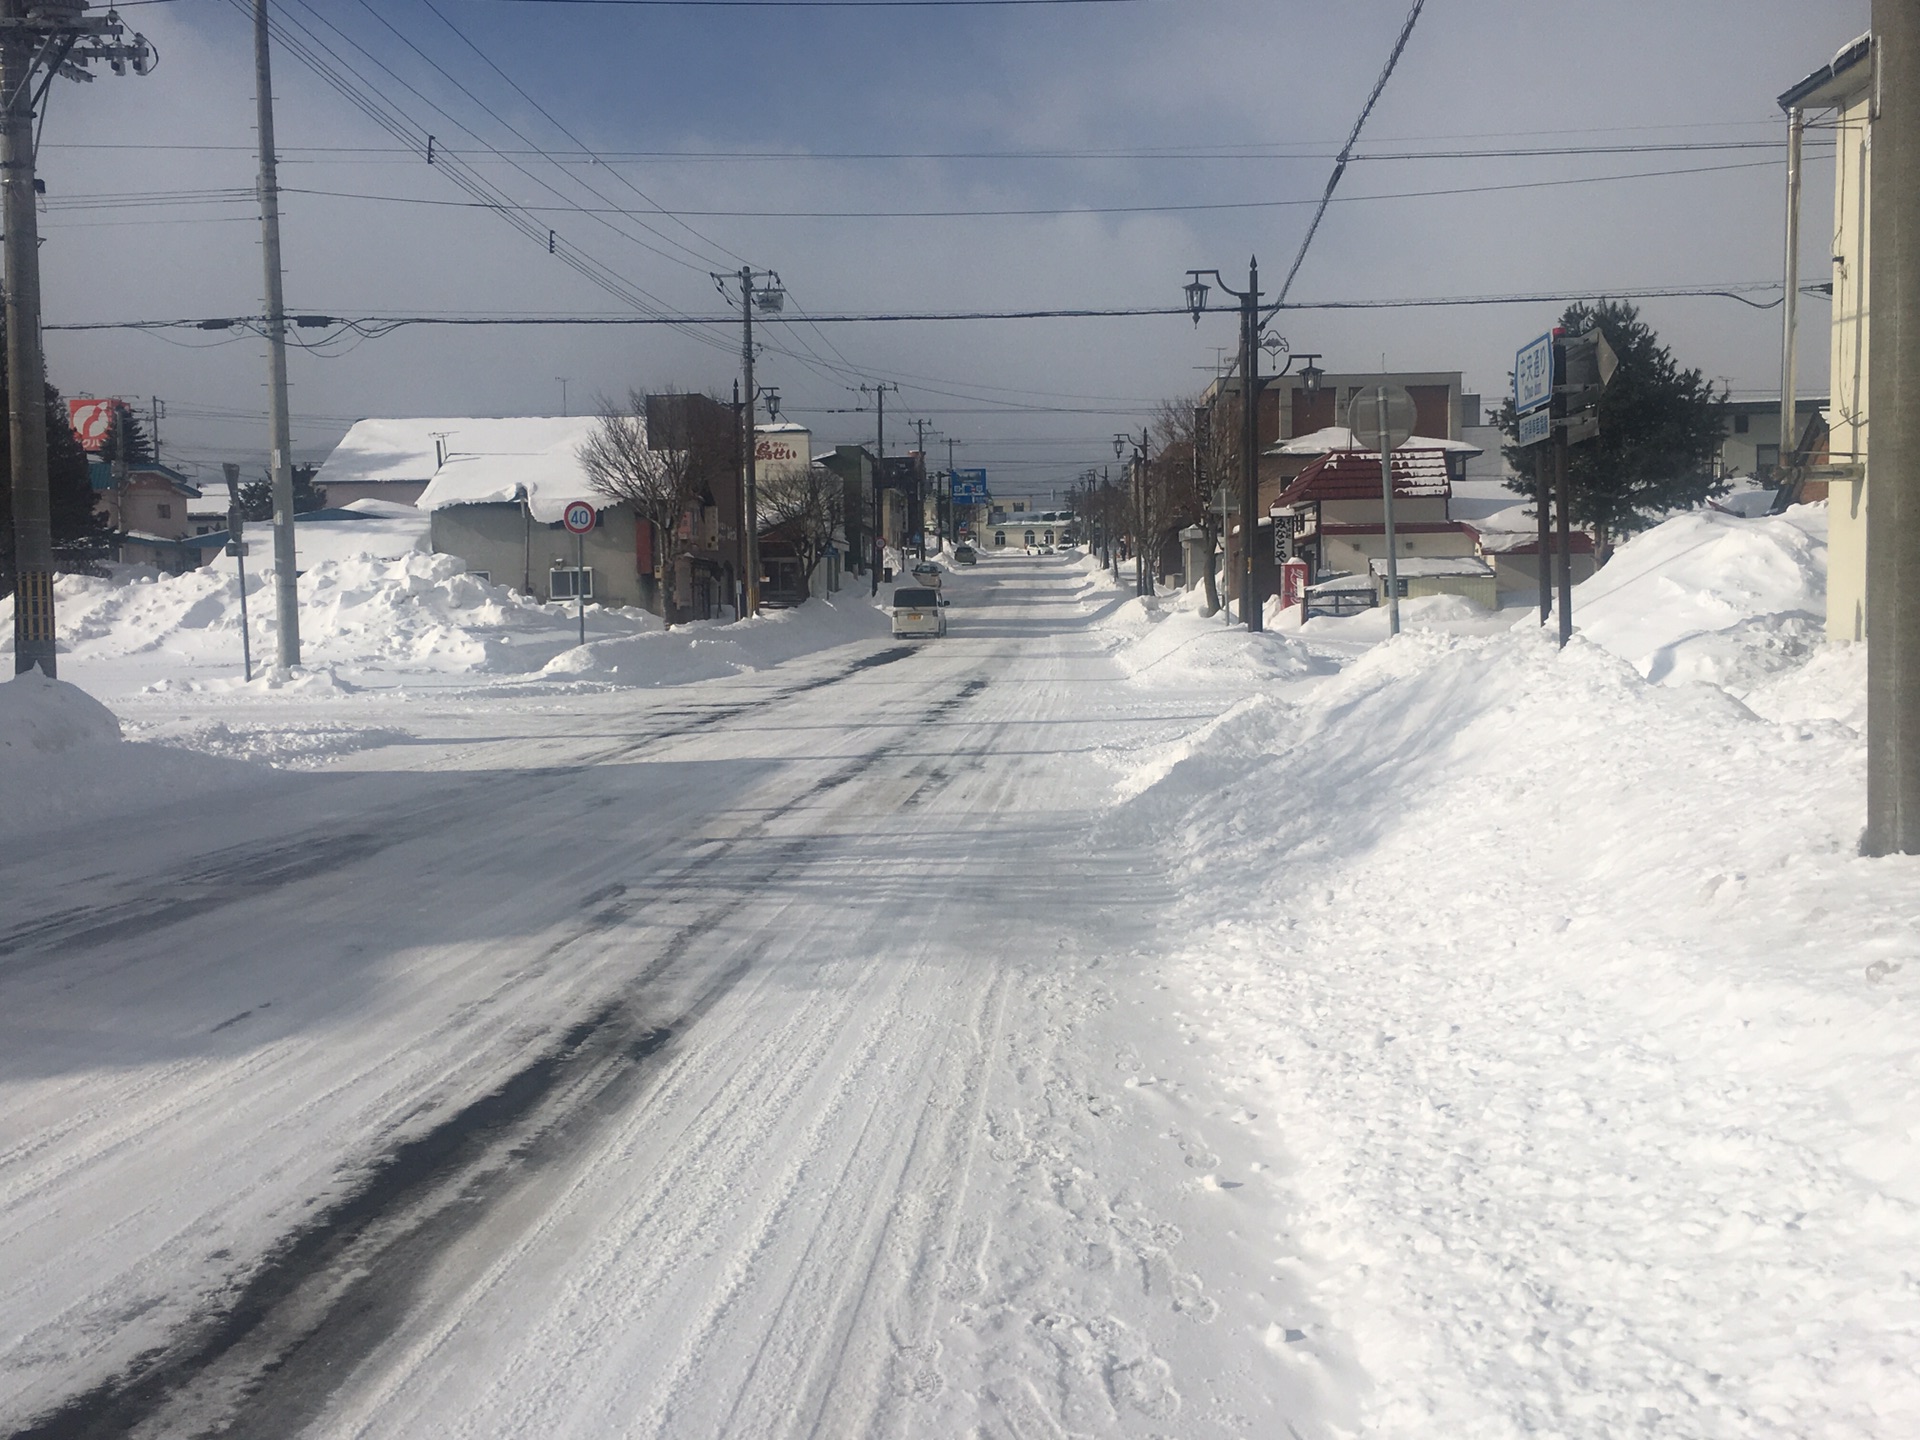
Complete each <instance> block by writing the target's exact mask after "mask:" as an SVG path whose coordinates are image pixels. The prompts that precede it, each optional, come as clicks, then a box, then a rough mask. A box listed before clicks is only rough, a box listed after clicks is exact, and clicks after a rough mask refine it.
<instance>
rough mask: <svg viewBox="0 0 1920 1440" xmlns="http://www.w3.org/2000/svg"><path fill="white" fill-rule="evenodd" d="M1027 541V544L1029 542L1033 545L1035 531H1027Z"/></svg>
mask: <svg viewBox="0 0 1920 1440" xmlns="http://www.w3.org/2000/svg"><path fill="white" fill-rule="evenodd" d="M1026 543H1027V544H1029V545H1031V544H1032V543H1033V531H1031V530H1029V531H1027V541H1026Z"/></svg>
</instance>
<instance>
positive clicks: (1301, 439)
mask: <svg viewBox="0 0 1920 1440" xmlns="http://www.w3.org/2000/svg"><path fill="white" fill-rule="evenodd" d="M1396 448H1397V449H1400V450H1443V451H1450V452H1453V453H1455V454H1460V455H1479V454H1483V453H1484V452H1483V451H1482V450H1481V448H1480V447H1479V446H1478V445H1470V444H1468V443H1467V442H1466V441H1465V440H1444V439H1436V438H1435V437H1433V436H1430V435H1415V436H1413V437H1412V438H1411V439H1409V440H1408V441H1407V442H1406V443H1405V444H1404V445H1400V446H1398V447H1396ZM1333 450H1361V451H1365V453H1367V454H1369V455H1375V456H1377V455H1379V453H1380V452H1379V451H1378V450H1367V448H1366V447H1365V446H1364V445H1361V444H1358V443H1357V442H1356V441H1355V440H1354V438H1353V431H1351V430H1349V429H1347V427H1346V426H1344V425H1329V426H1328V427H1327V428H1326V429H1324V430H1315V431H1314V432H1313V433H1312V434H1310V435H1296V436H1294V437H1293V439H1291V440H1285V441H1282V442H1281V443H1280V444H1278V445H1272V446H1269V447H1268V448H1267V451H1266V453H1267V454H1269V455H1325V454H1327V453H1328V452H1329V451H1333Z"/></svg>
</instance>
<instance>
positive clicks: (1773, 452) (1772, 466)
mask: <svg viewBox="0 0 1920 1440" xmlns="http://www.w3.org/2000/svg"><path fill="white" fill-rule="evenodd" d="M1779 466H1780V447H1779V446H1778V445H1756V446H1754V447H1753V468H1754V469H1756V470H1776V469H1778V468H1779Z"/></svg>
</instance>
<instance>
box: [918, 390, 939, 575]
mask: <svg viewBox="0 0 1920 1440" xmlns="http://www.w3.org/2000/svg"><path fill="white" fill-rule="evenodd" d="M913 433H914V435H915V436H916V437H917V438H916V440H915V442H914V443H915V445H916V446H917V447H918V449H917V450H916V451H915V453H916V454H918V455H919V457H920V470H919V473H918V474H917V475H916V476H915V477H914V482H913V489H914V494H913V501H914V515H913V518H914V529H915V531H916V532H918V534H919V536H920V547H919V558H920V559H922V560H924V559H926V558H927V497H926V496H925V495H924V494H922V493H921V491H920V484H921V482H922V481H923V480H924V479H925V478H926V473H927V422H926V421H925V420H916V421H914V422H913ZM934 508H935V509H936V510H937V509H938V508H939V506H938V505H937V504H936V505H935V507H934Z"/></svg>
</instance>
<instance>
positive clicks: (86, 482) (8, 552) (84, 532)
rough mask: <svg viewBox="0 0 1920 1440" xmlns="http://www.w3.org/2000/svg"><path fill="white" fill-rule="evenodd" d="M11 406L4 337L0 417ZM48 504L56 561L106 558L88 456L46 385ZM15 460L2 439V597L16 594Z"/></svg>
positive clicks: (69, 564)
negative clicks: (14, 551) (14, 549)
mask: <svg viewBox="0 0 1920 1440" xmlns="http://www.w3.org/2000/svg"><path fill="white" fill-rule="evenodd" d="M7 403H8V391H7V374H6V357H5V344H4V334H3V333H0V414H3V413H5V411H6V408H7ZM47 500H48V506H49V509H50V511H51V513H52V520H53V554H54V563H55V564H56V565H58V566H59V567H60V568H61V569H63V570H85V569H87V568H88V567H89V566H91V565H92V564H94V563H95V562H96V561H98V560H100V559H101V558H103V557H104V556H105V554H106V547H105V537H106V533H107V528H108V526H107V521H106V517H104V516H102V515H99V514H96V513H95V511H94V508H93V507H94V500H95V496H94V491H93V482H92V479H91V477H90V476H89V475H88V473H87V455H86V452H85V451H84V450H82V449H81V448H80V442H79V441H78V440H76V439H75V438H74V435H73V430H72V428H71V427H70V426H69V425H68V424H67V402H66V401H65V400H63V399H61V398H60V392H59V391H58V390H56V389H54V387H53V386H51V385H49V386H47ZM13 544H14V534H13V456H12V454H11V452H10V450H9V447H8V446H7V443H6V439H5V437H4V435H0V595H11V594H12V593H13Z"/></svg>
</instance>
